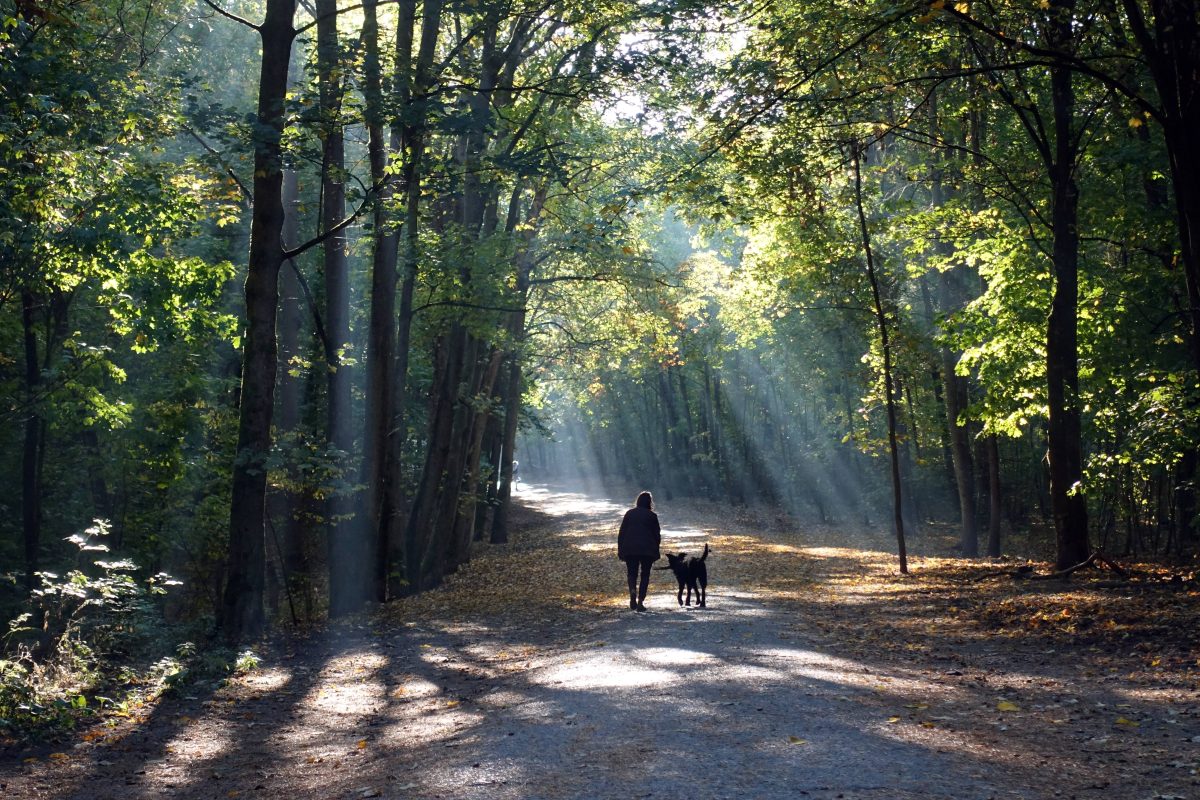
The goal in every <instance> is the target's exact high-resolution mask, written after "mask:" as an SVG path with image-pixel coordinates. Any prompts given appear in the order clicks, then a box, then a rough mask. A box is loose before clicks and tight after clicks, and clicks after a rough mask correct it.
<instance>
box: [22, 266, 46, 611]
mask: <svg viewBox="0 0 1200 800" xmlns="http://www.w3.org/2000/svg"><path fill="white" fill-rule="evenodd" d="M37 307H38V301H37V298H36V297H35V296H34V294H33V292H32V291H31V290H29V289H28V288H23V289H22V290H21V328H22V333H23V336H24V338H23V345H24V352H25V394H26V402H27V403H28V404H29V408H28V411H27V412H26V413H27V416H26V417H25V442H24V446H23V448H22V451H21V526H22V534H23V539H24V545H25V587H26V589H27V590H29V591H32V590H33V589H34V588H36V586H37V584H36V581H35V579H34V573H36V572H37V570H38V560H39V556H40V554H41V547H42V481H41V469H40V465H41V460H42V458H41V455H42V445H43V442H44V440H45V435H46V426H45V421H44V420H43V419H42V416H41V414H40V413H38V410H37V409H38V405H39V404H38V398H37V392H38V386H39V385H40V384H41V382H42V368H41V362H40V361H39V359H38V346H37V328H36V327H35V325H34V313H35V311H36V310H37Z"/></svg>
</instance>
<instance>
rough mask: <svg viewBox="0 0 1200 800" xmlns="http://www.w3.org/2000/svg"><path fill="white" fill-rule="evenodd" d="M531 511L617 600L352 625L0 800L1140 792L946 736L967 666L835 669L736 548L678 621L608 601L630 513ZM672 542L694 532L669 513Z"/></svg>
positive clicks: (660, 578)
mask: <svg viewBox="0 0 1200 800" xmlns="http://www.w3.org/2000/svg"><path fill="white" fill-rule="evenodd" d="M524 496H525V498H526V500H527V502H531V503H533V504H534V505H535V506H536V507H537V508H538V510H539V511H540V512H541V513H543V514H546V515H549V516H550V517H553V518H554V519H558V520H561V525H559V526H558V530H559V531H560V535H559V534H556V535H559V539H558V541H557V542H552V543H551V544H550V547H549V549H546V548H543V549H542V550H539V551H537V553H538V554H539V556H538V557H540V558H547V559H548V560H549V561H550V565H549V566H550V569H549V571H550V572H551V573H552V575H551V577H550V578H548V580H549V581H551V582H553V581H563V580H568V581H569V580H571V579H572V573H569V572H566V573H563V574H561V575H560V574H558V573H557V572H556V571H555V569H554V565H553V553H554V552H555V548H572V549H574V550H576V551H580V550H582V551H585V552H592V553H596V554H598V555H599V554H608V555H606V556H605V560H604V561H602V562H601V561H597V562H596V563H597V564H604V565H606V566H605V569H611V570H612V573H613V577H612V579H611V580H612V584H613V586H614V593H615V594H616V596H617V600H616V601H614V604H612V605H609V606H605V607H602V608H584V607H580V608H563V609H561V613H558V614H540V613H539V614H531V615H526V616H525V617H524V618H521V619H518V620H516V621H514V620H513V619H512V617H511V616H503V617H501V616H499V615H489V614H487V613H480V614H478V615H462V614H452V615H449V616H448V617H447V618H445V619H439V618H438V617H437V616H436V615H434V616H424V615H422V616H419V617H417V616H414V617H413V619H419V620H420V621H419V622H414V621H408V622H404V621H400V622H398V623H385V622H383V621H381V620H380V619H379V618H372V619H367V620H363V621H361V622H360V623H359V624H357V625H346V626H341V627H339V628H338V629H337V630H335V631H333V632H330V633H328V634H326V635H324V636H322V637H314V638H313V639H311V640H308V641H304V642H293V643H291V645H290V647H291V649H290V650H289V649H287V648H286V647H285V648H282V649H281V650H280V651H279V652H278V654H277V656H273V657H271V658H268V659H267V660H266V663H265V664H264V667H263V668H262V669H260V670H258V671H256V672H254V673H252V674H251V675H250V676H248V677H246V678H243V679H241V680H239V681H236V682H234V683H233V684H232V685H231V686H228V687H225V688H223V689H220V690H219V691H214V692H213V693H211V694H207V695H206V694H202V693H199V692H197V693H195V694H191V695H188V696H186V697H181V698H173V699H170V700H168V701H165V702H163V703H161V704H160V705H159V706H158V707H157V708H156V709H155V710H154V711H153V712H152V713H151V714H150V716H149V717H148V718H146V719H145V720H143V721H142V722H141V723H140V724H137V725H127V726H125V727H124V728H123V729H118V730H117V731H115V732H114V733H113V734H112V735H111V736H109V737H108V738H107V740H103V741H101V740H97V741H92V742H81V743H79V744H78V745H76V746H75V747H74V748H72V749H67V750H65V751H64V752H61V753H57V754H54V755H50V754H47V753H42V754H40V755H39V757H37V758H36V760H33V761H29V762H26V763H23V764H12V763H9V764H4V763H0V796H3V797H5V798H13V800H17V799H18V798H19V799H20V800H25V799H26V798H43V797H45V798H50V797H54V798H66V797H70V798H81V799H82V798H88V800H93V799H94V800H102V799H103V798H113V800H117V798H120V800H134V799H135V798H159V797H176V798H223V797H227V798H234V797H242V798H259V797H272V798H284V797H288V798H367V797H384V798H396V799H397V800H398V799H399V798H413V800H426V799H430V800H432V798H446V799H447V800H501V799H504V798H512V799H513V800H516V799H518V798H520V799H521V800H538V799H541V798H545V799H546V800H550V799H551V798H695V799H696V800H703V799H708V798H712V799H713V800H715V799H716V798H730V799H731V800H732V799H733V798H764V799H766V800H771V799H773V798H779V799H780V800H783V798H798V797H803V798H847V799H848V800H849V799H851V798H860V799H863V800H866V799H868V798H872V799H873V798H879V799H880V800H883V798H890V799H892V800H901V799H902V798H909V797H913V798H915V797H921V798H956V799H957V800H971V799H974V798H979V799H980V800H982V798H1041V797H1046V798H1051V797H1058V796H1062V797H1067V796H1073V797H1081V798H1082V797H1093V796H1094V797H1106V798H1113V797H1125V796H1134V795H1126V794H1122V793H1121V792H1116V793H1113V792H1112V791H1105V790H1104V786H1105V784H1106V783H1107V781H1095V780H1092V783H1091V784H1090V785H1089V783H1088V781H1089V780H1091V779H1090V778H1089V777H1088V774H1089V768H1087V767H1086V765H1084V764H1083V763H1082V761H1080V762H1078V763H1075V762H1072V763H1070V764H1062V763H1051V762H1049V761H1047V760H1046V759H1044V758H1041V757H1040V756H1039V754H1038V753H1037V752H1036V748H1037V744H1036V742H1037V740H1036V737H1035V738H1034V739H1033V740H1032V741H1031V740H1030V739H1029V738H1027V737H1026V738H1022V739H1016V738H1013V737H1012V736H1011V735H1009V734H1006V733H1005V731H1006V730H1007V727H1006V726H1004V725H999V726H991V727H988V728H987V729H986V730H979V728H980V727H981V724H980V722H979V720H978V719H977V717H978V713H977V712H976V716H975V717H970V716H967V717H964V719H962V720H961V724H958V725H956V724H955V714H956V711H955V703H956V702H964V703H965V702H967V701H968V700H969V694H968V692H967V691H965V690H964V689H961V688H958V684H955V683H954V681H959V680H964V679H965V678H961V677H959V676H962V675H963V672H962V671H961V670H959V669H953V670H946V669H945V667H944V666H942V667H937V668H933V667H930V666H929V665H928V664H926V665H924V666H925V667H926V668H924V669H912V668H905V667H894V668H888V667H886V666H881V665H880V664H879V663H873V664H868V663H866V662H865V661H863V660H860V659H856V658H853V657H848V656H847V655H846V654H847V653H850V652H853V651H854V648H852V647H851V648H841V647H838V646H837V645H838V644H839V643H838V642H835V641H831V640H830V638H829V636H828V634H824V633H822V632H820V631H819V630H817V629H815V628H813V629H810V628H809V627H808V626H807V625H806V621H805V620H804V619H800V618H797V616H796V612H795V608H794V607H793V606H788V605H785V604H780V603H776V602H774V601H773V600H772V599H771V597H770V596H768V595H766V594H765V593H763V592H761V591H759V590H755V589H754V588H752V587H745V586H739V585H734V584H731V583H730V582H729V581H728V580H726V578H725V577H723V574H722V563H723V559H726V562H725V563H728V559H730V558H733V556H732V555H728V554H723V553H722V551H721V550H716V551H715V552H714V553H713V555H712V556H711V558H710V562H709V567H710V576H711V580H712V582H711V584H710V587H709V604H708V608H705V609H697V608H691V609H687V608H679V607H678V606H677V605H676V604H675V598H674V591H673V581H672V580H671V579H670V576H669V573H666V572H662V573H656V582H655V584H654V586H653V587H652V596H651V597H650V598H649V600H648V602H647V605H648V607H649V611H648V613H645V614H638V613H634V612H632V611H629V610H628V609H627V608H621V607H620V605H619V603H620V602H621V601H620V599H619V598H620V594H621V592H622V584H623V579H624V576H623V574H622V572H621V567H620V565H619V564H618V563H617V562H616V560H615V558H611V553H610V551H611V550H612V548H613V547H614V545H613V535H614V533H613V532H614V530H615V520H616V519H618V518H619V514H620V512H621V510H622V509H621V507H620V506H618V505H616V504H613V503H611V502H607V501H598V500H595V499H592V498H586V497H583V496H579V495H565V494H562V493H554V492H548V491H538V490H536V489H535V490H533V491H531V490H529V489H527V490H526V491H525V495H524ZM664 535H665V537H666V538H667V539H668V540H669V541H671V542H673V543H683V544H685V545H690V544H693V543H699V542H700V540H701V539H702V538H704V537H705V533H704V532H703V531H701V530H699V529H698V528H695V529H692V528H675V529H671V528H670V526H669V520H668V529H667V530H666V531H665V534H664ZM694 549H698V547H696V548H694ZM559 588H560V589H561V588H563V587H559ZM565 588H566V590H567V591H569V590H570V587H569V586H568V587H565ZM436 594H437V593H433V595H434V596H433V597H432V599H431V600H429V601H428V602H430V603H432V604H433V606H432V607H433V608H436V603H437V597H436ZM485 612H486V610H485ZM834 653H840V654H841V655H835V654H834ZM946 673H949V674H950V675H953V676H956V677H953V678H949V677H946ZM976 700H977V701H978V698H976ZM983 702H984V703H985V704H988V705H987V707H988V708H991V707H992V706H993V705H994V703H995V700H994V699H990V698H989V699H985V700H984V701H983ZM929 703H933V704H934V705H935V708H934V709H933V710H929V706H928V704H929ZM977 705H978V702H977ZM906 709H907V711H906ZM939 710H940V714H941V715H939ZM989 725H990V723H989ZM1093 741H1098V740H1095V739H1093ZM1097 746H1103V745H1097ZM1043 755H1044V754H1043ZM1056 781H1057V782H1058V785H1059V786H1062V785H1064V784H1063V783H1062V781H1066V782H1067V783H1070V784H1072V785H1074V786H1076V787H1077V788H1076V789H1074V790H1072V791H1071V792H1070V793H1063V794H1061V795H1060V794H1059V792H1056V791H1054V790H1053V789H1052V788H1047V787H1052V786H1053V785H1054V783H1055V782H1056ZM1091 789H1094V790H1095V791H1094V792H1093V791H1090V790H1091ZM1136 796H1138V797H1147V798H1149V797H1152V796H1155V795H1151V794H1139V795H1136Z"/></svg>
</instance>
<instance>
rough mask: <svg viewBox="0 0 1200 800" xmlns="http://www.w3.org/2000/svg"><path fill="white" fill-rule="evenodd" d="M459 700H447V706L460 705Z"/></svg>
mask: <svg viewBox="0 0 1200 800" xmlns="http://www.w3.org/2000/svg"><path fill="white" fill-rule="evenodd" d="M458 702H459V701H458V700H447V701H446V708H454V707H455V706H457V705H458Z"/></svg>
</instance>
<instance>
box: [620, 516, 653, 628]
mask: <svg viewBox="0 0 1200 800" xmlns="http://www.w3.org/2000/svg"><path fill="white" fill-rule="evenodd" d="M661 542H662V533H661V529H660V528H659V527H658V515H657V514H655V513H654V498H653V497H651V496H650V493H649V492H642V493H641V494H639V495H638V496H637V501H636V502H635V503H634V505H633V508H631V509H629V510H628V511H626V512H625V518H624V519H622V520H621V532H620V533H618V534H617V558H619V559H621V560H622V561H624V562H625V572H626V574H627V575H628V577H629V607H630V608H632V609H634V610H635V611H645V610H646V607H645V606H644V605H642V601H643V600H645V599H646V589H647V588H649V586H650V565H651V564H653V563H654V562H655V561H658V559H659V554H658V546H659V544H660V543H661ZM639 570H640V571H641V580H640V581H639V580H638V577H639V576H638V572H639Z"/></svg>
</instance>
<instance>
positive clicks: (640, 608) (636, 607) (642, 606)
mask: <svg viewBox="0 0 1200 800" xmlns="http://www.w3.org/2000/svg"><path fill="white" fill-rule="evenodd" d="M634 608H635V610H637V611H645V610H646V607H645V606H644V605H642V601H640V600H639V601H638V603H637V605H636V606H635V607H634Z"/></svg>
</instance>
